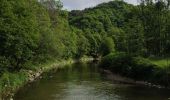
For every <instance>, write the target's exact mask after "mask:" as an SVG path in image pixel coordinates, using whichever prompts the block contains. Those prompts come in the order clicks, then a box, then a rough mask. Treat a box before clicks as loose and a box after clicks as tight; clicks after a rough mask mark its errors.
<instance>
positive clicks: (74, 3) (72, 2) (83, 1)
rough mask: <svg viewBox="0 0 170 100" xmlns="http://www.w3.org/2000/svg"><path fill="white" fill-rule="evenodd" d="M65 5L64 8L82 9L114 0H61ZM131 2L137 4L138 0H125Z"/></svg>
mask: <svg viewBox="0 0 170 100" xmlns="http://www.w3.org/2000/svg"><path fill="white" fill-rule="evenodd" d="M61 1H62V2H63V5H64V9H67V10H82V9H84V8H89V7H94V6H96V5H97V4H100V3H103V2H109V1H112V0H61ZM124 1H125V2H128V3H130V4H137V0H124Z"/></svg>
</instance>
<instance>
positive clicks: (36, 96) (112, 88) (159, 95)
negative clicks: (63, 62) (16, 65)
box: [14, 62, 170, 100]
mask: <svg viewBox="0 0 170 100" xmlns="http://www.w3.org/2000/svg"><path fill="white" fill-rule="evenodd" d="M169 97H170V90H166V89H157V88H149V87H144V86H137V85H132V84H120V83H118V82H115V81H113V80H110V79H109V78H108V77H107V75H106V74H104V73H103V72H102V71H101V69H99V68H98V64H97V63H91V62H89V63H75V64H73V65H68V66H65V67H64V68H61V69H58V70H56V71H55V70H53V71H51V72H49V73H45V74H44V75H43V76H42V78H41V79H39V80H37V81H35V82H33V83H32V84H29V85H27V86H25V87H24V88H22V89H21V90H20V91H19V92H18V93H17V94H16V95H15V97H14V100H168V98H169Z"/></svg>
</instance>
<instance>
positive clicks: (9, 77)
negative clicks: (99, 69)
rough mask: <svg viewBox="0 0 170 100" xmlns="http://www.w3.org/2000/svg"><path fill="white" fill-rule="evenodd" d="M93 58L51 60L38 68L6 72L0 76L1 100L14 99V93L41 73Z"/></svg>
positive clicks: (39, 76)
mask: <svg viewBox="0 0 170 100" xmlns="http://www.w3.org/2000/svg"><path fill="white" fill-rule="evenodd" d="M91 60H93V58H87V57H85V58H81V59H79V60H73V59H69V60H60V61H59V60H56V61H50V62H48V63H45V64H40V65H38V67H37V69H36V70H26V69H23V70H20V72H16V73H9V72H6V73H4V74H3V76H2V77H1V78H0V100H12V97H13V96H14V94H15V93H16V92H17V91H18V90H19V89H20V88H22V87H23V86H24V85H26V84H28V83H31V82H33V81H34V80H36V79H37V78H41V75H42V74H43V73H45V72H48V71H51V70H53V69H58V68H61V67H63V66H65V65H68V64H73V63H76V62H78V61H80V62H87V61H91Z"/></svg>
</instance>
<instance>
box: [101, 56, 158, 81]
mask: <svg viewBox="0 0 170 100" xmlns="http://www.w3.org/2000/svg"><path fill="white" fill-rule="evenodd" d="M101 66H102V67H104V68H108V69H111V71H113V72H115V73H118V74H121V75H124V76H126V77H130V78H133V79H135V80H149V79H150V78H151V76H152V75H153V70H154V68H155V65H154V64H152V63H151V62H150V61H149V60H147V59H144V58H141V57H134V56H133V55H128V54H125V53H114V54H110V55H108V56H106V57H104V58H103V60H102V62H101Z"/></svg>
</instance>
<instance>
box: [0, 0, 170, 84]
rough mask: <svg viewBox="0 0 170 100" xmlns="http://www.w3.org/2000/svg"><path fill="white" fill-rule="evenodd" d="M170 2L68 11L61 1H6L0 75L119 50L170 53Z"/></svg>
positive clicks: (0, 12) (0, 21)
mask: <svg viewBox="0 0 170 100" xmlns="http://www.w3.org/2000/svg"><path fill="white" fill-rule="evenodd" d="M169 4H170V1H169V0H157V1H156V2H153V0H141V4H140V5H138V6H134V5H130V4H127V3H125V2H123V1H111V2H109V3H103V4H100V5H98V6H96V7H94V8H88V9H85V10H82V11H79V10H74V11H71V12H68V11H65V10H62V3H61V2H60V1H55V0H2V1H1V3H0V8H1V9H0V77H6V76H7V75H6V73H16V72H20V71H21V70H23V69H24V70H27V69H32V67H31V66H33V65H34V66H35V65H38V64H42V63H46V62H48V61H51V60H56V59H69V58H72V59H79V58H81V57H83V56H84V55H87V56H92V57H94V58H98V57H100V56H106V55H108V54H109V53H111V52H115V51H118V52H125V53H126V54H133V55H138V56H141V57H169V54H170V52H169V51H170V38H169V37H170V19H169V18H170V10H169ZM135 59H137V58H135ZM20 73H22V72H20ZM5 79H6V78H5ZM22 79H23V78H22ZM4 84H6V83H3V84H2V85H4Z"/></svg>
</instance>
